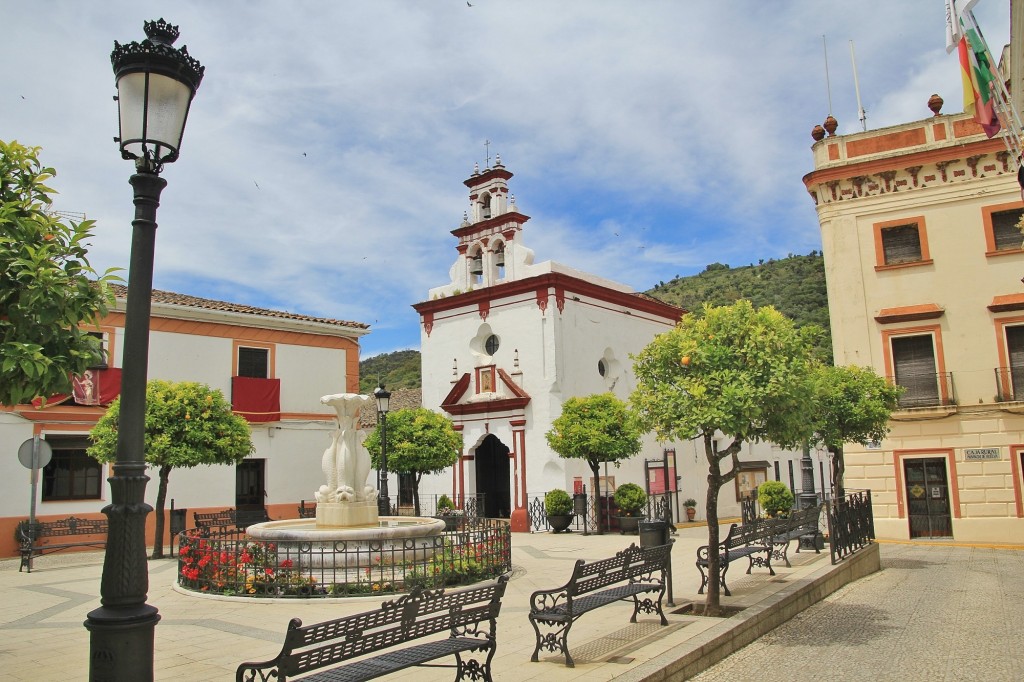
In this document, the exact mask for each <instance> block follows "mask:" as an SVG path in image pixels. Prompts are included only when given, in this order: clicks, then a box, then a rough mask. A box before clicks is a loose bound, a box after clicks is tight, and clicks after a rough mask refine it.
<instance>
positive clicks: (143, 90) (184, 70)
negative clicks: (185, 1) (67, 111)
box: [110, 19, 206, 173]
mask: <svg viewBox="0 0 1024 682" xmlns="http://www.w3.org/2000/svg"><path fill="white" fill-rule="evenodd" d="M143 28H144V30H145V32H146V40H143V41H142V42H141V43H137V42H131V43H128V44H126V45H121V44H120V43H118V42H117V41H114V51H113V52H111V53H110V63H111V65H112V66H113V67H114V79H115V81H116V83H117V97H116V98H115V99H116V100H117V108H118V113H119V117H120V136H119V137H117V138H115V141H116V142H118V143H119V146H120V149H121V157H122V158H124V159H134V160H135V162H136V163H135V165H136V167H137V168H138V169H139V171H140V172H147V173H159V172H160V170H161V168H162V167H163V164H165V163H172V162H173V161H175V160H176V159H177V158H178V152H179V151H180V149H181V136H182V133H183V132H184V130H185V121H186V120H187V119H188V111H189V106H190V105H191V104H192V98H193V97H194V96H195V94H196V90H198V89H199V84H200V83H201V82H202V80H203V74H204V72H205V71H206V68H205V67H204V66H202V65H201V64H200V63H199V62H198V61H197V60H196V59H195V58H193V57H192V56H191V55H190V54H189V53H188V48H187V47H184V46H183V47H182V48H181V49H180V50H177V49H175V48H174V47H173V43H174V41H175V40H177V39H178V27H177V26H172V25H171V24H168V23H167V22H166V21H164V20H163V19H160V20H158V21H147V22H145V24H144V25H143Z"/></svg>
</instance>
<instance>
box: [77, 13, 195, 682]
mask: <svg viewBox="0 0 1024 682" xmlns="http://www.w3.org/2000/svg"><path fill="white" fill-rule="evenodd" d="M144 29H145V32H146V36H147V37H146V39H145V40H143V41H142V42H141V43H137V42H131V43H128V44H127V45H121V44H119V43H117V42H116V41H115V42H114V51H113V52H111V53H110V62H111V64H112V65H113V67H114V78H115V81H116V83H117V96H116V97H115V99H116V100H117V108H118V112H119V119H120V136H119V137H116V138H114V140H115V142H118V143H119V147H120V150H121V157H122V158H124V159H126V160H133V161H135V173H134V174H133V175H132V176H131V178H130V179H129V184H131V186H132V189H133V191H134V202H135V218H134V219H133V220H132V249H131V261H130V269H129V274H128V303H127V307H126V311H125V331H124V334H125V340H124V360H123V362H122V367H121V369H122V375H121V415H120V420H119V421H120V423H119V427H118V435H117V458H116V460H115V462H114V465H113V469H112V472H111V476H110V478H109V479H108V481H109V482H110V504H108V505H107V506H106V507H104V508H103V513H104V514H106V515H107V519H108V528H109V530H108V532H107V551H106V554H105V555H104V558H103V578H102V582H101V583H100V604H101V606H100V607H99V608H98V609H95V610H93V611H90V612H89V615H88V617H87V618H86V621H85V627H86V629H88V630H89V633H90V638H89V679H90V680H94V681H98V680H118V681H124V682H138V681H140V680H152V679H153V638H154V629H155V628H156V624H157V622H158V621H159V620H160V615H159V613H158V612H157V609H156V607H154V606H151V605H149V604H147V603H146V593H147V592H148V590H149V573H148V567H147V565H146V516H147V515H148V514H149V512H151V511H153V508H152V507H150V506H149V505H148V504H146V497H145V495H146V483H147V481H149V477H148V476H146V456H145V451H144V444H145V427H146V375H147V370H148V363H149V317H150V307H151V299H152V294H153V256H154V247H155V244H156V209H157V207H158V206H159V205H160V192H161V191H162V190H163V188H164V187H165V186H166V185H167V181H166V180H164V179H163V178H161V177H160V171H161V170H163V165H164V164H165V163H172V162H173V161H175V160H177V158H178V152H179V150H180V148H181V136H182V133H183V131H184V129H185V121H186V119H187V118H188V111H189V106H190V104H191V103H192V98H193V97H194V96H195V93H196V89H197V88H198V87H199V83H200V82H201V81H202V79H203V71H204V67H203V66H201V65H200V64H199V62H198V61H196V60H195V59H193V58H192V57H191V56H190V55H189V54H188V50H187V49H186V48H185V47H182V48H181V49H180V50H178V49H175V48H174V47H172V44H173V43H174V41H175V40H176V39H177V38H178V27H177V26H171V25H170V24H168V23H167V22H166V21H164V20H163V19H160V20H159V21H147V22H146V23H145V24H144Z"/></svg>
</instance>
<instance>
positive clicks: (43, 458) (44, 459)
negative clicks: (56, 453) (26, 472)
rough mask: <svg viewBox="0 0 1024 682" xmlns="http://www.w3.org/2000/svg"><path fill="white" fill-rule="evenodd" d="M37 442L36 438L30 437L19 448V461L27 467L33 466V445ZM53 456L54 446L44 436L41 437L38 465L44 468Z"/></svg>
mask: <svg viewBox="0 0 1024 682" xmlns="http://www.w3.org/2000/svg"><path fill="white" fill-rule="evenodd" d="M33 443H35V438H29V439H28V440H27V441H25V442H24V443H22V444H21V447H19V448H18V461H19V462H21V465H22V466H23V467H25V468H26V469H31V468H32V445H33ZM51 457H53V448H51V447H50V444H49V443H47V442H46V441H45V440H43V439H42V438H40V439H39V457H38V458H37V460H36V467H37V468H39V469H42V468H43V467H44V466H46V465H47V464H49V463H50V458H51Z"/></svg>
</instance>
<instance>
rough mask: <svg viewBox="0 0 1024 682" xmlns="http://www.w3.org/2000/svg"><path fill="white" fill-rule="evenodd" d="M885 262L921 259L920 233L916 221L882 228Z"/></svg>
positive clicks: (895, 262)
mask: <svg viewBox="0 0 1024 682" xmlns="http://www.w3.org/2000/svg"><path fill="white" fill-rule="evenodd" d="M882 249H883V250H884V252H885V264H886V265H896V264H898V263H913V262H914V261H919V260H921V235H920V234H919V233H918V230H917V223H910V224H909V225H897V226H896V227H888V228H886V229H884V230H882Z"/></svg>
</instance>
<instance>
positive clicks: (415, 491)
mask: <svg viewBox="0 0 1024 682" xmlns="http://www.w3.org/2000/svg"><path fill="white" fill-rule="evenodd" d="M421 478H423V474H422V473H421V472H417V473H416V475H415V476H413V479H412V511H413V515H414V516H419V515H420V479H421ZM399 480H401V479H399ZM399 494H401V489H399ZM434 511H437V510H436V509H435V510H434Z"/></svg>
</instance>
